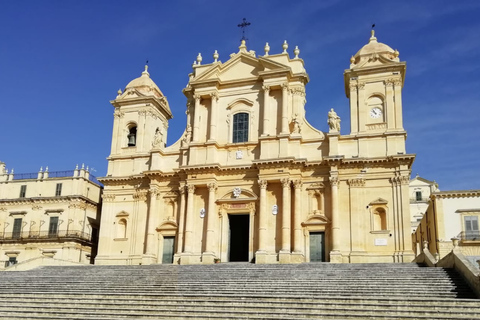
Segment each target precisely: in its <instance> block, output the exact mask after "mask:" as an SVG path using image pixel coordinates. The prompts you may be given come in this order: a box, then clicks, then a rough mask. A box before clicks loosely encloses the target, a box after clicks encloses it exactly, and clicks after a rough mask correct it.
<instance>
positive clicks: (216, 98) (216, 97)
mask: <svg viewBox="0 0 480 320" xmlns="http://www.w3.org/2000/svg"><path fill="white" fill-rule="evenodd" d="M210 97H211V98H212V100H213V99H215V100H216V101H218V93H217V92H212V93H210Z"/></svg>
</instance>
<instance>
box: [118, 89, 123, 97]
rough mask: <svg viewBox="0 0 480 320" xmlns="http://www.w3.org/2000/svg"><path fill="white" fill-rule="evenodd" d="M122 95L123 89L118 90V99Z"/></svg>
mask: <svg viewBox="0 0 480 320" xmlns="http://www.w3.org/2000/svg"><path fill="white" fill-rule="evenodd" d="M121 95H122V89H118V91H117V97H118V96H121Z"/></svg>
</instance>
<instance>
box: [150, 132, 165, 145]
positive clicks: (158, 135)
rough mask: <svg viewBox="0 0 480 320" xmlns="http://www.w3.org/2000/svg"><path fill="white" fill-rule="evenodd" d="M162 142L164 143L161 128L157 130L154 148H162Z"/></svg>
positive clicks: (153, 143)
mask: <svg viewBox="0 0 480 320" xmlns="http://www.w3.org/2000/svg"><path fill="white" fill-rule="evenodd" d="M162 142H163V133H162V131H161V130H160V128H157V130H155V135H154V136H153V142H152V146H154V147H160V146H162Z"/></svg>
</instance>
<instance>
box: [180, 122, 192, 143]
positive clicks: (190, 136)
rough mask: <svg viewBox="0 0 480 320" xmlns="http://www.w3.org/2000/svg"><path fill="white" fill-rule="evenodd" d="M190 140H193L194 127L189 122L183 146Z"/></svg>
mask: <svg viewBox="0 0 480 320" xmlns="http://www.w3.org/2000/svg"><path fill="white" fill-rule="evenodd" d="M190 141H192V127H191V126H190V124H189V125H187V133H186V134H185V136H184V137H183V140H182V147H186V146H188V144H189V143H190Z"/></svg>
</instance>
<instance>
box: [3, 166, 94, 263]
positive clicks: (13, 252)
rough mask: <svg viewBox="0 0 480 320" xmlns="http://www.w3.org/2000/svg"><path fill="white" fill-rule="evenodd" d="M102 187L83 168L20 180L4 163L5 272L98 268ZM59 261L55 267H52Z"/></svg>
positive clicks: (26, 176) (41, 174)
mask: <svg viewBox="0 0 480 320" xmlns="http://www.w3.org/2000/svg"><path fill="white" fill-rule="evenodd" d="M101 192H102V186H101V184H100V183H99V182H98V181H97V180H96V179H95V177H94V176H92V175H90V173H89V171H88V168H87V169H85V168H84V167H83V166H82V168H81V169H78V167H77V168H76V169H75V170H70V171H52V172H49V171H48V168H46V170H45V171H43V170H42V169H40V171H39V172H37V173H27V174H15V173H14V172H13V169H12V170H11V171H10V173H8V172H7V170H6V167H5V163H2V162H0V268H9V267H10V268H13V267H15V268H17V267H19V266H20V265H18V266H16V265H17V264H21V263H24V264H25V263H27V262H28V268H30V267H35V266H37V265H40V264H42V259H43V258H44V257H50V258H54V259H52V260H51V261H50V264H55V263H58V264H66V263H69V262H70V263H81V264H89V263H93V258H94V256H95V254H96V250H97V239H98V229H99V222H100V201H101ZM52 261H54V262H52Z"/></svg>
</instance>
